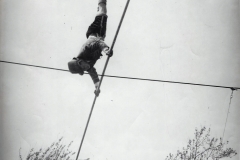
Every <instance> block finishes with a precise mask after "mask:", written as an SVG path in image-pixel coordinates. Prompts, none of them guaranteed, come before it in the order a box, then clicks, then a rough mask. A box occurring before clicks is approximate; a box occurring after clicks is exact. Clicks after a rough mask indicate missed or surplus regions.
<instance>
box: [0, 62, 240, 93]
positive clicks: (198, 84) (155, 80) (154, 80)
mask: <svg viewBox="0 0 240 160" xmlns="http://www.w3.org/2000/svg"><path fill="white" fill-rule="evenodd" d="M0 62H1V63H9V64H16V65H22V66H29V67H37V68H43V69H51V70H57V71H64V72H69V70H66V69H59V68H52V67H45V66H37V65H31V64H24V63H17V62H10V61H3V60H0ZM85 74H88V73H85ZM98 76H104V77H111V78H121V79H130V80H140V81H152V82H164V83H176V84H185V85H194V86H204V87H216V88H228V89H234V90H238V89H240V87H229V86H218V85H208V84H200V83H187V82H177V81H166V80H158V79H147V78H135V77H123V76H113V75H100V74H98Z"/></svg>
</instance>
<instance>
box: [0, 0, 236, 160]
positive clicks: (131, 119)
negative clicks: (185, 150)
mask: <svg viewBox="0 0 240 160" xmlns="http://www.w3.org/2000/svg"><path fill="white" fill-rule="evenodd" d="M97 2H98V0H88V1H80V0H70V1H66V0H51V1H49V0H48V1H47V0H41V1H37V0H2V1H0V7H1V8H0V18H1V19H0V20H1V21H0V25H1V27H0V37H1V41H0V60H2V61H10V62H17V63H25V64H31V65H39V66H45V67H52V68H59V69H68V67H67V63H68V61H70V60H71V59H72V58H73V57H75V56H77V55H78V53H79V51H80V48H81V45H82V44H83V43H84V42H85V41H86V36H85V33H86V30H87V28H88V26H89V25H90V23H92V21H93V20H94V17H95V14H96V9H97ZM125 4H126V1H117V0H111V1H110V0H108V4H107V7H108V16H109V17H108V26H107V37H106V39H105V41H106V43H107V44H108V45H109V46H110V45H111V43H112V40H113V38H114V35H115V32H116V29H117V27H118V24H119V21H120V18H121V15H122V12H123V10H124V7H125ZM113 50H114V55H113V57H112V58H111V59H110V61H109V64H108V67H107V70H106V74H107V75H114V76H126V77H138V78H147V79H158V80H166V81H177V82H186V83H201V84H208V85H221V86H229V87H240V74H239V72H240V54H239V50H240V12H239V1H238V0H228V1H226V0H201V1H199V0H158V1H157V0H148V1H143V0H138V1H136V0H131V1H130V4H129V7H128V10H127V13H126V16H125V18H124V21H123V24H122V27H121V29H120V32H119V35H118V38H117V41H116V44H115V46H114V49H113ZM105 61H106V56H103V57H102V58H101V59H100V60H99V61H98V62H97V64H96V65H95V67H96V68H97V71H98V73H99V74H101V73H102V70H103V66H104V64H105ZM0 74H1V76H0V77H1V78H0V118H1V120H0V131H1V132H0V148H1V150H0V159H1V160H16V159H17V158H18V155H19V149H20V148H21V154H22V156H23V157H26V156H27V154H28V152H29V150H30V149H31V148H36V149H40V148H47V147H48V146H50V145H51V144H52V142H54V141H57V140H58V139H59V138H61V137H64V138H63V143H65V144H69V143H70V141H73V145H72V147H71V149H72V150H73V151H75V152H77V150H78V147H79V145H80V142H81V138H82V135H83V131H84V128H85V125H86V122H87V118H88V115H89V112H90V109H91V106H92V102H93V99H94V93H93V91H94V85H93V83H92V80H91V78H90V77H89V75H87V74H86V75H84V76H80V75H75V74H70V73H69V72H62V71H55V70H49V69H41V68H34V67H29V66H19V65H13V64H6V63H0ZM230 95H231V90H230V89H224V88H212V87H203V86H190V85H182V84H170V83H160V82H149V81H138V80H128V79H117V78H108V77H105V78H104V80H103V83H102V85H101V94H100V96H99V97H98V98H97V102H96V104H95V107H94V111H93V114H92V117H91V121H90V124H89V127H88V130H87V134H86V137H85V140H84V143H83V147H82V150H81V153H80V159H85V158H90V159H91V160H122V159H138V160H145V159H153V160H157V159H164V158H165V157H166V156H167V155H168V154H169V153H175V152H176V151H177V150H178V149H181V148H182V147H185V146H186V145H187V142H188V139H190V138H193V136H194V131H195V128H201V127H203V126H206V127H207V128H211V135H212V136H215V137H221V136H222V135H223V131H224V126H225V122H226V117H227V113H228V107H229V101H230ZM239 117H240V93H239V91H234V94H233V98H232V101H231V107H230V110H229V116H228V119H227V125H226V128H225V135H224V140H228V141H229V147H232V148H234V149H235V150H237V152H238V153H240V148H239V147H240V146H239V142H240V121H239ZM73 159H75V157H73ZM232 159H233V160H237V159H239V156H238V155H237V156H235V157H234V158H232Z"/></svg>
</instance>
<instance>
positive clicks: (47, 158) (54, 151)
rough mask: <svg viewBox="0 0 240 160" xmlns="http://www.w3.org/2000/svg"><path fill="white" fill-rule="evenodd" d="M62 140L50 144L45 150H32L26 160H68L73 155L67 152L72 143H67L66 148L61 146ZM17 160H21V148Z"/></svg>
mask: <svg viewBox="0 0 240 160" xmlns="http://www.w3.org/2000/svg"><path fill="white" fill-rule="evenodd" d="M62 139H63V137H62V138H60V139H59V140H58V141H57V142H54V143H52V145H51V146H50V147H48V148H47V149H46V150H43V149H42V148H41V149H40V150H39V151H34V149H33V148H32V149H31V150H30V151H29V153H28V156H27V158H26V160H70V158H71V156H73V155H74V154H75V152H72V151H70V150H69V147H70V146H71V145H72V142H73V141H72V142H70V143H69V145H68V146H66V145H63V144H61V142H62ZM19 158H20V160H23V159H22V155H21V148H20V150H19Z"/></svg>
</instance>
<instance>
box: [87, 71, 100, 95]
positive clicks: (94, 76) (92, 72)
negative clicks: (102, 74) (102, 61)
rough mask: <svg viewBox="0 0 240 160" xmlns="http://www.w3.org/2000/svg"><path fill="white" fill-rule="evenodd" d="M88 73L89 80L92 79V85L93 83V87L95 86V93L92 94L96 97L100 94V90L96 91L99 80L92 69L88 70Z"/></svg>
mask: <svg viewBox="0 0 240 160" xmlns="http://www.w3.org/2000/svg"><path fill="white" fill-rule="evenodd" d="M88 73H89V75H90V76H91V78H92V80H93V83H94V85H95V88H96V89H95V91H94V93H95V95H96V96H98V95H99V93H100V90H97V89H98V86H99V78H98V74H97V71H96V69H95V68H94V67H92V68H90V69H89V70H88Z"/></svg>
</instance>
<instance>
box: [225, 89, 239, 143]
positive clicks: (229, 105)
mask: <svg viewBox="0 0 240 160" xmlns="http://www.w3.org/2000/svg"><path fill="white" fill-rule="evenodd" d="M231 90H232V93H231V96H230V101H229V104H228V112H227V117H226V121H225V125H224V130H223V136H222V141H223V138H224V134H225V129H226V126H227V121H228V115H229V111H230V107H231V103H232V98H233V92H234V91H235V90H237V89H235V88H231Z"/></svg>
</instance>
